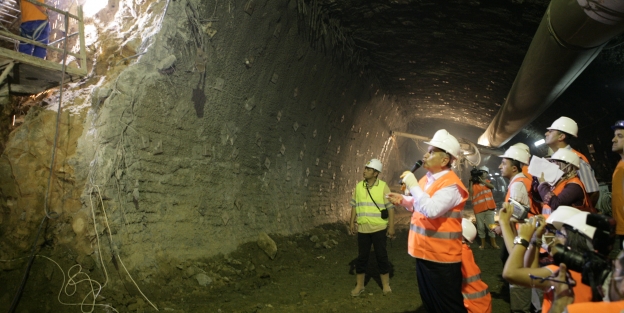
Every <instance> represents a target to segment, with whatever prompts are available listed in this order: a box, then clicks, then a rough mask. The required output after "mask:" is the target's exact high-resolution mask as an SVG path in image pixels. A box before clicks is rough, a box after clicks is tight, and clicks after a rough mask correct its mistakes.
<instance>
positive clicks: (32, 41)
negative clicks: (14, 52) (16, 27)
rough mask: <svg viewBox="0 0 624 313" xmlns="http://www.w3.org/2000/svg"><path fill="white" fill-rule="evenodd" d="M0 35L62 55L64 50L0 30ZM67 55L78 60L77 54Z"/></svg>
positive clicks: (70, 53)
mask: <svg viewBox="0 0 624 313" xmlns="http://www.w3.org/2000/svg"><path fill="white" fill-rule="evenodd" d="M0 35H2V36H6V37H9V38H11V39H16V40H19V41H23V42H26V43H29V44H33V45H35V46H37V47H41V48H46V49H50V50H54V51H57V52H60V53H63V52H64V51H65V50H63V49H60V48H56V47H52V46H48V45H46V44H43V43H40V42H38V41H34V40H31V39H27V38H24V37H22V36H18V35H15V34H13V33H10V32H7V31H4V30H0ZM67 54H69V55H72V56H75V57H76V58H80V55H79V54H76V53H73V52H69V51H67Z"/></svg>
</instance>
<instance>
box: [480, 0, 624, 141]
mask: <svg viewBox="0 0 624 313" xmlns="http://www.w3.org/2000/svg"><path fill="white" fill-rule="evenodd" d="M623 31H624V1H620V0H604V1H595V0H553V1H552V2H551V3H550V6H549V7H548V9H547V11H546V14H544V17H543V18H542V21H541V23H540V25H539V28H538V29H537V32H536V33H535V37H533V41H531V45H530V46H529V49H528V51H527V53H526V55H525V57H524V61H523V62H522V66H521V67H520V70H519V71H518V74H517V75H516V79H515V80H514V83H513V85H512V86H511V89H510V91H509V94H508V95H507V98H506V100H505V102H504V104H503V106H502V107H501V109H500V110H499V111H498V113H497V114H496V116H495V117H494V119H493V120H492V122H491V123H490V125H489V126H488V127H487V129H486V131H485V132H484V133H483V134H482V135H481V136H480V137H479V141H478V143H479V144H480V145H483V146H490V147H500V146H502V145H504V144H505V143H507V141H509V139H511V138H512V137H513V136H515V135H516V134H517V133H519V132H520V131H521V130H522V129H523V128H524V127H526V126H527V125H528V124H529V123H531V122H532V121H533V120H535V119H536V118H537V117H538V116H539V115H540V114H542V112H544V111H545V110H546V109H547V108H548V107H549V106H550V105H551V104H552V103H553V102H554V101H555V100H556V99H557V98H558V97H559V96H560V95H561V94H562V93H563V92H564V91H565V90H566V89H567V88H568V87H569V86H570V84H572V82H573V81H574V80H575V79H576V78H577V77H578V76H579V75H580V74H581V73H582V72H583V70H585V68H586V67H587V66H588V65H589V64H590V63H591V62H592V61H593V60H594V58H595V57H596V56H597V55H598V53H600V51H601V50H602V48H603V47H604V46H605V44H606V43H607V42H608V41H609V40H611V39H612V38H613V37H615V36H617V35H619V34H620V33H622V32H623Z"/></svg>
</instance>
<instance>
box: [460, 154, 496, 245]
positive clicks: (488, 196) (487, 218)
mask: <svg viewBox="0 0 624 313" xmlns="http://www.w3.org/2000/svg"><path fill="white" fill-rule="evenodd" d="M488 172H489V170H488V168H487V167H485V166H483V167H481V168H480V169H476V168H475V169H473V170H472V171H470V176H471V177H470V182H469V183H468V194H469V195H470V197H469V199H468V200H471V201H472V208H473V210H474V214H475V217H476V218H477V233H478V235H479V238H480V239H481V245H480V246H479V249H481V250H483V249H485V235H486V233H489V235H490V244H491V245H492V248H494V249H500V248H499V247H498V245H497V244H496V234H494V233H493V232H490V231H488V230H489V229H488V225H490V224H494V214H495V212H494V211H495V210H496V203H495V202H494V194H493V193H492V189H494V185H492V184H491V183H490V181H489V180H487V177H488Z"/></svg>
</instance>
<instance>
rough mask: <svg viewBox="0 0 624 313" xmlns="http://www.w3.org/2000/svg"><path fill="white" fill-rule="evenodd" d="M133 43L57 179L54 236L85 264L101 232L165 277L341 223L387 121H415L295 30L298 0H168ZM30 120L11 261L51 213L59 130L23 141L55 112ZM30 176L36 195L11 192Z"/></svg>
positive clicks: (12, 203)
mask: <svg viewBox="0 0 624 313" xmlns="http://www.w3.org/2000/svg"><path fill="white" fill-rule="evenodd" d="M215 4H216V6H215ZM123 28H124V27H123V25H122V26H121V27H120V28H119V29H123ZM100 35H101V36H102V34H100ZM132 38H134V39H132ZM137 38H142V39H141V40H140V41H138V40H137ZM130 41H131V43H132V46H133V47H137V48H136V50H137V52H139V51H140V47H148V46H149V48H147V50H146V51H145V54H144V55H141V56H140V58H138V59H137V60H136V62H135V63H133V64H131V65H130V66H128V67H127V68H125V69H124V70H123V71H121V72H120V74H119V75H118V76H109V77H106V79H105V80H104V82H103V83H102V80H99V83H98V84H99V85H98V87H97V88H94V89H93V92H92V93H91V96H90V98H89V99H88V100H89V101H90V103H91V106H90V107H89V108H86V109H83V110H82V111H79V112H80V114H75V115H72V116H71V118H70V120H71V122H70V123H69V125H70V126H69V128H70V129H71V131H61V134H62V135H63V134H66V133H69V134H70V136H69V137H67V138H66V139H65V140H66V141H65V142H63V145H62V146H63V147H71V148H65V150H64V152H63V157H62V158H61V159H59V162H57V166H56V168H55V175H54V177H53V184H57V185H58V184H60V183H61V182H63V177H62V174H63V173H65V172H70V173H71V179H70V180H69V181H71V187H65V189H63V188H54V189H53V191H52V193H51V198H52V199H58V200H54V201H52V202H51V205H50V210H51V211H54V212H58V213H59V215H60V217H59V218H58V219H54V220H51V221H50V224H49V225H51V227H48V229H55V230H56V231H54V232H50V231H48V232H46V240H51V241H52V242H55V243H57V244H63V245H65V246H67V247H68V248H69V250H70V251H73V252H72V253H73V254H78V258H77V259H78V260H80V259H81V258H82V259H83V258H84V256H87V255H91V256H93V257H94V258H96V259H97V255H98V254H99V253H100V252H99V250H98V248H97V240H98V238H97V237H96V234H97V235H99V237H100V238H99V240H100V245H101V246H102V247H105V248H102V250H101V251H102V252H101V253H102V254H104V259H105V260H109V259H110V251H111V249H112V251H114V252H115V254H119V255H121V256H122V257H123V258H124V263H126V265H127V266H129V267H131V268H137V267H138V268H141V269H145V270H146V271H145V272H153V271H158V263H159V262H160V261H162V260H169V261H171V264H176V263H175V262H177V260H185V259H194V258H199V257H206V256H210V255H215V254H217V253H227V252H229V251H232V250H233V249H234V248H235V247H236V246H237V245H238V244H240V243H242V242H247V241H250V240H255V239H256V238H257V236H258V233H259V232H266V233H269V234H270V233H282V234H290V233H296V232H301V231H304V230H307V229H309V228H311V227H314V226H316V225H319V224H323V223H331V222H337V221H344V220H346V218H347V217H348V215H349V213H350V208H349V206H348V200H349V197H350V195H351V191H352V188H353V185H354V184H355V182H356V181H357V180H359V179H361V169H362V167H363V165H364V164H365V163H366V161H367V160H368V159H370V158H371V157H380V154H381V153H382V149H383V148H384V144H385V143H387V141H388V140H387V139H388V136H389V130H390V129H391V128H392V129H400V128H402V127H401V126H402V125H405V123H404V122H403V121H402V118H401V117H400V116H399V115H398V114H397V111H398V110H397V106H398V105H397V104H396V100H389V97H388V96H386V95H384V94H382V93H381V92H380V91H379V90H377V88H376V87H375V86H373V85H369V84H367V83H365V82H364V81H363V80H362V79H361V78H359V77H358V76H357V75H354V74H352V73H350V72H349V71H347V70H344V69H343V68H342V67H341V66H340V65H339V64H336V63H334V62H332V61H331V60H330V59H329V57H327V56H326V55H325V54H323V53H321V52H319V51H317V50H314V49H312V48H310V43H309V42H308V41H306V40H304V39H303V38H302V37H301V36H300V35H299V34H298V25H297V7H296V2H295V1H287V0H282V1H275V2H266V3H258V2H255V1H248V2H241V1H230V2H205V1H172V2H170V3H169V6H168V11H167V14H166V17H165V19H164V20H163V24H162V30H161V31H160V32H159V33H157V34H155V35H154V36H152V37H140V36H135V37H130V38H128V39H127V40H126V43H127V42H130ZM103 50H106V49H105V48H104V49H103ZM105 56H106V55H105V54H103V55H100V56H98V57H97V61H99V62H108V67H107V66H102V64H101V63H100V64H97V63H96V64H94V68H95V69H96V72H97V73H101V74H103V75H105V74H109V75H113V74H115V75H116V73H117V72H118V71H119V69H118V68H115V69H110V68H111V67H110V64H114V63H115V62H111V60H110V58H109V59H106V58H105ZM117 64H119V63H117ZM106 68H109V69H110V70H109V72H104V70H105V69H106ZM94 80H95V79H94ZM107 81H108V83H107ZM92 87H93V86H91V88H92ZM85 90H87V89H85ZM89 90H90V89H89ZM70 101H71V99H70ZM32 116H33V117H32V118H29V119H28V120H27V122H26V123H25V124H24V125H23V126H22V127H21V128H20V129H18V130H16V131H15V132H14V134H12V136H11V138H10V141H15V143H14V144H13V147H14V148H10V147H7V149H6V150H5V152H4V154H3V158H1V159H0V170H2V175H3V177H11V179H10V180H8V179H3V184H2V185H0V188H1V189H0V192H1V193H2V202H0V206H1V207H2V212H3V214H2V216H3V218H2V220H1V222H2V223H1V224H0V231H2V238H3V246H4V245H6V246H11V248H12V249H9V250H10V251H8V252H6V251H5V253H7V254H9V255H11V256H17V255H22V254H23V253H24V252H25V251H26V250H27V247H28V246H29V245H30V244H31V243H32V240H34V237H35V232H36V227H37V226H38V222H39V221H40V220H41V218H42V216H43V213H42V211H43V210H42V203H43V199H44V191H45V189H44V188H42V186H45V184H44V182H46V179H47V172H46V171H45V170H44V169H45V166H44V165H45V164H46V162H49V153H48V154H47V155H46V154H45V153H44V152H45V151H46V150H45V149H44V148H49V147H50V144H51V142H50V138H49V136H50V134H49V133H46V136H40V137H41V138H40V139H36V140H35V142H34V143H32V144H30V143H29V145H33V144H34V145H38V146H42V150H41V151H44V152H41V153H39V154H32V153H29V152H27V151H26V150H25V149H24V148H23V147H24V145H25V143H24V142H23V141H22V140H21V138H23V137H28V136H30V137H32V134H33V133H41V132H42V130H41V129H39V127H40V126H41V125H42V124H41V123H37V122H36V119H37V118H46V119H49V118H51V116H54V114H53V113H51V112H48V111H46V112H43V113H39V114H35V113H32ZM51 125H53V124H51ZM75 134H79V136H76V135H75ZM18 150H19V151H21V152H18ZM386 150H387V149H386ZM28 158H31V159H33V160H32V161H29V162H23V163H15V161H14V160H26V159H28ZM36 162H38V163H41V164H40V165H38V166H37V167H36V169H37V170H36V171H34V170H33V169H34V168H33V164H35V163H36ZM16 165H17V166H16ZM390 167H391V166H390ZM18 170H20V171H30V172H31V174H29V175H16V174H15V173H16V172H17V171H18ZM384 172H386V171H384ZM387 172H388V173H390V172H391V171H390V168H389V169H388V171H387ZM382 176H383V175H382ZM382 179H386V178H385V177H382ZM33 181H38V183H37V184H36V186H37V188H36V189H32V190H31V193H32V196H30V195H26V194H24V193H23V192H22V191H20V190H17V188H15V186H17V185H20V184H22V183H24V184H31V185H32V182H33ZM28 197H30V198H28ZM27 198H28V199H35V200H26V199H27ZM60 200H64V201H65V200H66V201H68V202H70V203H71V204H72V205H64V204H62V203H61V201H60ZM25 208H28V209H25ZM23 211H26V212H27V213H26V216H27V219H26V220H23V219H22V218H23V216H22V215H23V213H22V212H23ZM94 212H95V216H96V222H95V226H97V232H96V231H95V228H94V225H93V224H94V223H93V215H94ZM104 213H106V214H104ZM19 220H22V221H23V222H22V223H21V224H20V222H19ZM107 228H108V229H110V230H111V232H112V239H113V243H112V244H109V243H108V233H107V232H106V231H105V230H106V229H107ZM7 234H18V235H17V237H16V236H15V235H11V236H6V235H7ZM109 247H110V248H109ZM145 275H147V274H145ZM143 278H145V277H143Z"/></svg>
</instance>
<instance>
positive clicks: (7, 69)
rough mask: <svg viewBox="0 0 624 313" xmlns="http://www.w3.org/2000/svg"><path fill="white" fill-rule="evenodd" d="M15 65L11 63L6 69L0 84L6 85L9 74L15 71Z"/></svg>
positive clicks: (1, 76)
mask: <svg viewBox="0 0 624 313" xmlns="http://www.w3.org/2000/svg"><path fill="white" fill-rule="evenodd" d="M13 65H15V62H11V63H9V65H7V67H5V68H4V71H2V75H0V84H2V83H4V80H5V79H6V78H7V76H9V73H10V72H11V70H12V69H13Z"/></svg>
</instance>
